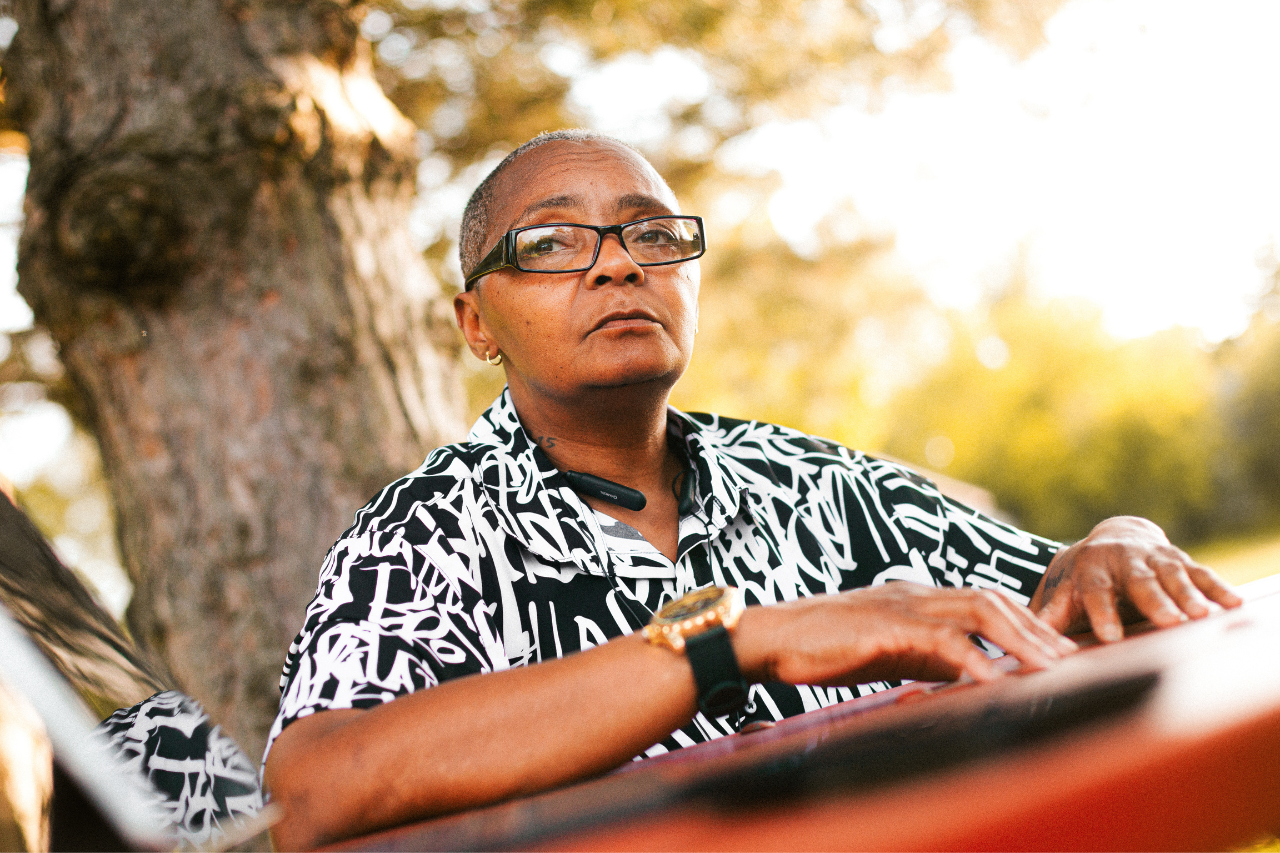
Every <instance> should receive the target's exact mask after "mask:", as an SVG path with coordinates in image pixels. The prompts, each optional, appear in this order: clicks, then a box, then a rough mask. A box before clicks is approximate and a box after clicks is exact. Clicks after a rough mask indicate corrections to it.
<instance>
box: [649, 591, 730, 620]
mask: <svg viewBox="0 0 1280 853" xmlns="http://www.w3.org/2000/svg"><path fill="white" fill-rule="evenodd" d="M726 594H727V590H726V589H725V588H724V587H719V586H709V587H707V588H706V589H700V590H697V591H695V592H691V593H689V594H688V595H686V596H684V597H683V598H677V599H676V600H675V601H672V602H671V603H669V604H667V605H666V606H664V607H662V608H661V609H660V610H658V612H657V614H656V617H655V620H656V621H659V622H679V621H680V620H681V619H688V618H689V617H690V616H697V615H698V614H699V613H705V612H706V611H708V610H713V609H714V608H715V606H716V605H717V604H719V603H720V600H721V599H723V598H724V597H725V595H726Z"/></svg>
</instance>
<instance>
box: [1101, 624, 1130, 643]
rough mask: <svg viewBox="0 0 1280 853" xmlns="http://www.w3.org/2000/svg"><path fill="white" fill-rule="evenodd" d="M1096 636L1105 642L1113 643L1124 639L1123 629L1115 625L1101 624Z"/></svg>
mask: <svg viewBox="0 0 1280 853" xmlns="http://www.w3.org/2000/svg"><path fill="white" fill-rule="evenodd" d="M1098 636H1099V637H1101V638H1102V639H1103V641H1105V642H1108V643H1114V642H1115V641H1116V640H1123V639H1124V631H1123V630H1121V629H1120V627H1119V626H1117V625H1103V626H1102V627H1101V628H1099V629H1098Z"/></svg>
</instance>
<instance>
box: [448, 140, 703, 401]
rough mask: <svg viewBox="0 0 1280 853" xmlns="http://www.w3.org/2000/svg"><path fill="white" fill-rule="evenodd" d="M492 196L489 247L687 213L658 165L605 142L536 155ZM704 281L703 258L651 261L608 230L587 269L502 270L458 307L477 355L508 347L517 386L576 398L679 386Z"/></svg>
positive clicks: (556, 145)
mask: <svg viewBox="0 0 1280 853" xmlns="http://www.w3.org/2000/svg"><path fill="white" fill-rule="evenodd" d="M494 196H495V204H494V206H493V207H494V212H493V215H492V216H491V218H490V219H491V226H490V229H489V233H488V234H487V235H486V241H485V248H486V250H487V249H488V248H490V247H492V246H493V245H494V243H496V242H497V241H498V239H499V238H500V237H501V236H502V235H503V234H505V233H506V232H507V231H509V230H510V229H512V228H519V227H522V226H525V225H539V224H545V223H548V222H575V223H580V224H583V225H617V224H620V223H624V222H631V221H633V220H636V219H642V218H644V217H647V216H657V215H661V214H668V213H679V212H680V211H679V209H678V206H677V203H676V200H675V197H674V195H672V193H671V190H670V189H669V188H668V187H667V185H666V183H665V182H664V181H663V180H662V178H661V177H659V176H658V173H657V172H655V171H654V169H653V167H652V166H650V165H649V164H648V163H647V162H646V161H644V160H643V159H641V158H640V157H639V156H638V155H637V154H635V153H634V152H633V151H631V150H630V149H627V148H624V147H622V146H618V145H613V144H610V143H607V142H599V141H592V142H569V141H559V142H551V143H547V144H546V145H543V146H541V147H539V148H536V149H534V150H533V151H530V152H529V153H528V154H526V155H525V156H524V157H522V158H521V159H519V160H517V161H516V162H515V163H513V164H512V165H511V166H510V167H508V169H507V170H506V172H504V173H503V175H502V176H501V178H500V180H499V183H498V186H497V187H496V188H495V191H494ZM698 280H699V269H698V263H697V261H686V262H684V263H679V264H672V265H669V266H660V267H641V266H638V265H636V263H635V262H634V261H633V260H632V259H631V257H630V255H628V254H627V252H626V250H624V249H623V248H622V246H621V244H620V243H619V242H618V239H617V238H616V237H613V236H609V237H605V238H604V242H603V243H602V245H601V246H600V255H599V257H598V258H597V260H596V264H595V266H593V267H592V268H591V269H589V270H587V271H586V272H578V273H530V272H520V271H517V270H514V269H502V270H499V271H497V272H494V273H491V274H489V275H487V276H485V277H484V278H483V279H481V280H480V281H479V282H478V283H477V284H476V286H475V287H474V288H473V289H472V290H471V291H470V292H467V293H463V294H460V295H459V296H458V297H457V299H456V300H455V303H454V307H455V310H456V311H457V314H458V324H459V325H460V326H461V327H462V330H463V334H464V335H465V336H466V338H467V342H468V345H469V346H470V347H471V349H472V351H473V352H474V353H476V354H477V355H479V356H481V357H483V356H484V354H485V353H492V352H494V351H495V350H497V351H501V352H502V354H503V359H504V364H505V366H506V370H507V381H508V382H509V383H510V385H511V388H512V392H513V393H514V394H517V396H518V397H519V396H523V394H524V393H525V392H531V393H534V394H537V395H541V396H547V397H551V398H555V399H559V400H564V401H569V400H572V399H573V398H575V397H580V396H582V395H583V394H584V393H587V394H589V393H590V392H591V391H593V390H596V389H603V388H614V387H619V386H626V385H636V384H640V383H656V384H657V385H658V386H659V387H661V386H665V387H666V388H667V389H670V387H671V386H672V385H674V384H675V382H676V380H677V379H679V378H680V375H681V374H682V373H684V370H685V367H686V366H687V365H688V363H689V357H690V355H691V353H692V351H693V335H694V326H695V323H696V317H697V310H698V309H697V300H698Z"/></svg>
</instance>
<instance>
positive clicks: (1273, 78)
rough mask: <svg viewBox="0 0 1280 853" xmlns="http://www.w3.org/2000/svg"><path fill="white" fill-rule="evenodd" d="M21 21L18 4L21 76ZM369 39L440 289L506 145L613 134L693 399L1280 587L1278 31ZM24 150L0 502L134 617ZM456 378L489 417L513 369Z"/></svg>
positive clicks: (4, 336) (1000, 14) (14, 222)
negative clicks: (645, 208) (641, 212)
mask: <svg viewBox="0 0 1280 853" xmlns="http://www.w3.org/2000/svg"><path fill="white" fill-rule="evenodd" d="M16 26H17V25H16V23H15V20H14V18H13V17H12V16H10V15H8V14H6V13H5V7H4V5H3V4H0V48H6V47H7V46H8V44H9V43H10V41H11V40H12V39H13V37H14V35H15V31H16ZM362 32H363V35H364V36H365V37H367V38H368V39H369V40H370V41H371V42H372V43H373V44H374V45H375V52H376V57H377V63H378V75H379V81H380V82H381V84H382V86H383V88H384V90H385V91H386V92H387V93H388V94H389V95H390V97H391V98H392V100H393V101H394V102H395V104H396V105H397V106H398V107H399V108H400V109H401V110H402V111H403V112H404V113H405V114H406V115H407V116H409V117H410V118H411V119H412V120H413V121H414V122H415V124H416V125H417V126H418V128H419V131H418V148H419V154H420V157H421V165H420V167H419V170H418V203H417V207H416V209H415V214H414V219H413V222H412V227H413V231H414V234H415V237H416V239H417V240H418V243H419V245H420V247H421V249H422V251H423V253H424V255H425V256H426V257H427V258H428V260H429V261H430V263H431V265H432V266H433V268H434V269H435V271H436V273H437V275H438V276H439V277H440V278H441V280H443V281H445V282H447V283H450V284H451V285H452V286H453V287H457V286H458V285H459V284H460V282H461V275H460V272H459V270H458V268H457V260H456V254H455V252H456V237H457V229H458V219H459V216H460V213H461V209H462V206H463V204H464V202H465V200H466V197H467V196H468V195H469V193H470V192H471V190H472V189H473V188H474V186H475V185H476V183H478V181H479V180H480V178H481V177H482V176H483V175H484V174H485V173H486V172H487V171H488V170H489V169H490V168H492V166H493V165H494V164H496V162H497V161H498V160H499V159H500V158H501V157H502V156H504V155H505V154H506V153H507V152H508V151H510V150H511V149H512V148H513V147H514V146H515V145H517V144H519V143H520V142H522V141H524V140H525V139H527V138H529V137H530V136H532V135H534V134H535V133H537V132H539V131H541V130H548V129H554V128H558V127H567V126H585V127H591V128H595V129H599V130H602V131H605V132H607V133H611V134H614V135H616V136H618V137H620V138H622V139H625V140H627V141H629V142H632V143H633V144H635V145H637V146H638V147H640V148H641V149H642V150H643V151H644V152H645V153H646V154H648V155H649V156H650V157H651V159H652V160H653V161H654V162H655V164H657V166H658V168H659V170H660V171H662V172H663V173H664V174H665V175H667V176H668V178H669V179H670V181H671V183H672V185H673V187H674V188H675V190H676V192H677V194H678V195H679V196H680V198H681V199H682V201H683V204H684V207H685V210H686V211H687V212H694V213H699V214H701V215H703V216H704V217H706V220H707V225H708V234H709V245H710V251H709V253H708V255H707V257H706V258H705V259H704V261H703V295H702V308H701V323H700V333H699V339H698V349H697V352H696V354H695V358H694V361H693V364H692V366H691V367H690V370H689V372H688V374H687V375H686V377H685V378H684V380H683V381H682V382H681V384H680V385H679V387H678V388H677V391H676V395H675V402H676V404H677V405H679V406H681V407H682V408H686V409H694V410H712V411H720V412H724V413H726V414H732V415H736V416H747V417H757V418H761V419H766V420H770V421H774V422H778V423H783V424H787V425H790V426H794V427H798V428H800V429H803V430H806V431H809V432H813V433H818V434H822V435H825V436H829V437H831V438H835V439H837V440H839V441H842V442H844V443H846V444H849V445H852V446H856V447H859V448H862V449H865V450H868V451H873V452H879V453H885V454H889V455H892V456H894V457H897V458H900V459H902V460H905V461H907V462H909V463H911V464H913V465H917V466H919V467H921V468H923V469H926V470H928V471H933V472H937V473H938V474H940V475H943V476H945V477H949V478H954V479H957V480H960V481H964V482H967V483H971V484H974V485H976V486H978V487H980V488H981V489H983V490H986V493H987V494H988V495H989V497H990V499H991V500H992V501H993V502H994V505H995V506H996V507H997V508H998V510H999V511H1000V512H1002V513H1004V514H1005V515H1006V516H1008V517H1010V518H1012V519H1014V520H1015V521H1017V522H1018V523H1019V524H1021V525H1023V526H1025V527H1026V528H1028V529H1030V530H1033V531H1035V532H1038V533H1041V534H1044V535H1047V536H1052V537H1057V538H1061V539H1074V538H1078V537H1081V536H1083V535H1084V534H1085V533H1086V532H1087V531H1088V530H1089V528H1090V527H1091V526H1092V525H1093V523H1094V522H1096V521H1097V520H1098V519H1100V518H1102V517H1104V516H1107V515H1113V514H1119V513H1134V514H1140V515H1145V516H1148V517H1150V518H1152V519H1154V520H1155V521H1157V522H1158V523H1159V524H1161V525H1163V526H1164V527H1165V529H1166V530H1167V531H1168V532H1169V533H1170V535H1171V536H1172V537H1173V538H1174V539H1175V541H1178V542H1179V543H1181V544H1184V545H1185V546H1186V547H1188V548H1189V549H1190V550H1191V551H1192V552H1193V553H1194V554H1196V555H1197V556H1199V557H1200V558H1201V559H1204V560H1207V561H1210V562H1211V563H1212V564H1214V565H1216V566H1218V567H1219V568H1220V569H1221V570H1223V571H1224V572H1225V573H1226V574H1228V576H1230V577H1232V578H1233V579H1235V580H1237V581H1246V580H1249V579H1252V578H1254V577H1261V576H1263V575H1267V574H1272V573H1274V572H1275V571H1277V570H1280V442H1277V441H1276V435H1277V428H1280V371H1277V370H1276V366H1277V365H1280V158H1277V157H1276V154H1275V151H1276V140H1277V139H1278V138H1280V116H1278V115H1277V109H1276V104H1278V103H1280V51H1276V50H1275V49H1274V33H1276V32H1280V5H1278V4H1275V3H1272V2H1266V1H1265V0H1255V2H1247V0H1224V2H1220V3H1215V4H1203V3H1190V2H1157V0H1065V2H1058V0H1032V1H1031V2H1002V0H948V2H933V1H932V0H920V1H919V2H915V0H866V2H861V3H843V2H839V0H780V1H779V2H769V3H765V2H754V3H753V2H727V0H717V1H716V2H712V0H705V2H700V3H688V2H682V0H634V1H633V0H598V1H597V2H579V0H541V1H540V2H514V0H401V2H385V3H374V4H372V5H370V6H369V7H368V11H367V12H366V13H365V15H364V18H363V23H362ZM0 149H2V150H0V473H2V474H3V475H4V476H6V477H7V478H9V479H10V480H12V481H13V482H14V483H15V484H16V485H17V488H18V490H19V493H20V496H21V499H22V501H23V503H24V505H25V506H26V507H27V508H28V509H29V510H30V511H31V513H32V514H33V516H34V518H35V519H36V521H37V523H38V524H39V525H40V526H41V527H42V529H43V530H44V531H45V533H46V534H47V535H48V536H49V537H50V538H51V539H52V541H53V542H54V544H55V546H56V548H57V549H58V551H59V553H60V554H61V556H62V557H63V558H64V559H65V560H66V562H67V563H68V564H69V565H71V566H72V567H73V568H74V569H76V570H77V571H78V572H79V573H80V574H81V575H82V576H83V577H84V578H85V579H86V581H87V583H88V584H89V585H90V586H91V588H92V589H93V590H94V591H95V592H96V593H97V594H98V596H99V597H100V599H101V600H102V601H103V602H104V603H105V604H106V606H107V607H108V609H110V610H111V611H112V612H113V613H115V614H117V615H119V614H120V613H122V612H123V609H124V607H125V605H126V604H127V602H128V600H129V596H130V591H131V588H130V585H129V582H128V580H127V579H126V577H125V575H124V573H123V572H122V571H121V569H120V560H119V557H118V554H117V550H116V541H115V522H114V515H113V510H112V506H111V502H110V498H109V495H108V491H107V489H106V487H105V483H104V481H103V476H102V471H101V462H100V460H99V458H98V455H97V449H96V444H95V442H94V440H93V438H92V436H91V435H90V434H89V433H88V432H87V431H86V428H85V426H84V424H85V423H86V419H85V418H84V417H83V416H82V415H81V413H79V412H77V410H76V402H75V400H76V395H75V393H74V391H73V389H69V388H67V387H65V382H66V380H65V377H64V374H63V370H62V367H61V365H60V363H59V360H58V353H57V349H56V347H55V345H54V344H53V342H52V340H51V339H50V337H49V336H48V335H47V334H46V333H45V332H43V331H42V330H40V329H39V328H33V326H32V315H31V312H30V310H29V309H28V308H27V306H26V304H25V303H24V302H23V301H22V299H21V297H19V296H18V295H17V292H16V290H15V283H16V282H15V274H14V272H13V270H14V266H15V256H14V254H15V243H16V239H17V236H18V233H19V231H20V228H21V225H22V221H21V220H22V204H21V203H22V193H23V187H24V183H25V179H26V157H25V140H24V138H23V137H22V136H21V134H19V133H17V132H14V131H11V130H10V131H3V132H0ZM463 369H464V370H465V374H466V381H467V391H468V399H469V407H470V414H471V415H472V416H474V415H476V414H478V413H479V412H480V411H482V410H483V408H484V407H485V406H486V405H487V404H488V403H489V402H490V401H491V400H492V398H493V396H494V395H495V394H496V393H497V392H498V390H500V388H501V375H500V372H499V371H496V370H494V369H492V368H489V367H487V366H486V365H484V364H483V363H478V362H475V361H474V360H471V359H470V358H469V357H468V360H466V361H465V362H464V366H463Z"/></svg>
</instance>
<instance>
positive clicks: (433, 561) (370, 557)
mask: <svg viewBox="0 0 1280 853" xmlns="http://www.w3.org/2000/svg"><path fill="white" fill-rule="evenodd" d="M402 517H403V518H404V520H402V521H400V522H398V523H394V524H389V525H383V526H381V527H379V528H377V529H366V530H364V531H363V532H360V531H359V526H357V528H353V530H352V531H348V533H347V535H346V536H344V537H343V538H342V539H340V540H338V542H337V543H336V544H335V545H334V546H333V548H332V549H331V550H330V551H329V554H328V556H327V557H326V558H325V562H324V566H323V568H322V569H321V573H320V582H319V587H318V589H317V591H316V595H315V597H314V598H313V599H312V600H311V603H310V605H308V607H307V616H306V621H305V623H304V625H303V628H302V631H301V632H300V633H299V634H298V637H297V639H295V640H294V642H293V644H292V645H291V646H290V648H289V655H288V658H287V660H286V663H285V669H284V675H283V677H282V678H281V685H280V686H281V693H282V695H281V700H280V711H279V714H278V715H277V717H276V721H275V724H274V725H273V726H272V728H271V732H270V734H269V735H268V744H267V751H268V752H270V748H271V743H273V742H274V741H275V738H276V737H277V736H278V735H279V734H280V732H281V731H283V730H284V729H285V728H286V727H287V726H288V725H289V724H291V723H293V722H295V721H296V720H298V719H300V718H302V717H305V716H308V715H310V714H313V713H315V712H316V711H321V710H328V709H338V708H370V707H374V706H376V705H379V704H381V703H383V702H389V701H391V700H392V699H395V698H396V697H398V696H403V695H406V694H408V693H413V692H415V691H417V690H423V689H426V688H430V687H434V686H436V685H438V684H440V683H441V682H443V681H446V680H448V679H451V678H457V677H460V676H463V675H470V674H474V673H480V672H492V671H495V670H499V669H505V668H506V667H507V658H506V655H505V653H504V651H503V648H502V643H501V641H500V640H499V639H498V634H497V632H496V630H495V627H494V624H493V615H494V610H495V608H494V606H493V605H491V604H488V603H486V601H485V599H484V597H483V595H482V590H481V586H482V582H481V578H480V575H479V568H478V565H477V564H476V561H475V560H474V559H468V558H467V557H465V556H464V555H463V553H460V551H465V550H467V549H466V548H457V547H456V546H458V545H459V543H460V540H459V538H458V534H459V531H453V532H454V534H455V535H454V536H452V537H451V536H450V535H449V531H448V530H445V529H443V528H442V526H441V522H440V520H439V519H437V518H436V517H435V516H433V515H432V513H431V512H430V511H429V509H428V508H426V507H424V506H421V505H417V506H414V507H412V508H411V509H410V511H409V512H408V513H406V514H404V515H402ZM460 521H462V520H461V519H449V522H450V525H449V526H451V527H452V526H459V525H458V522H460ZM263 760H264V761H265V760H266V759H265V755H264V758H263Z"/></svg>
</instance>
